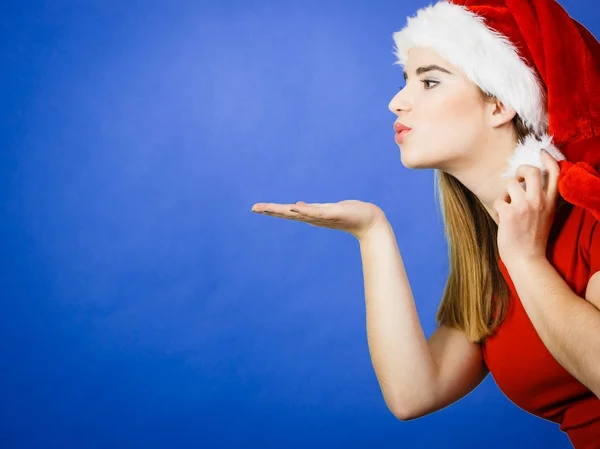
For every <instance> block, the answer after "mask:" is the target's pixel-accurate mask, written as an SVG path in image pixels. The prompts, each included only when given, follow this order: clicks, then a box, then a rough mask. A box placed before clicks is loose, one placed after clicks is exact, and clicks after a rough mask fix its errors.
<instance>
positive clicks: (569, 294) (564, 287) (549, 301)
mask: <svg viewBox="0 0 600 449" xmlns="http://www.w3.org/2000/svg"><path fill="white" fill-rule="evenodd" d="M506 267H507V269H508V272H509V274H510V277H511V279H512V281H513V284H514V286H515V289H516V290H517V293H518V295H519V297H520V299H521V303H522V304H523V307H524V309H525V311H526V312H527V315H528V316H529V319H530V320H531V322H532V324H533V326H534V327H535V329H536V331H537V333H538V335H539V336H540V338H541V340H542V341H543V342H544V345H546V347H547V348H548V351H550V353H551V354H552V355H553V356H554V358H555V359H556V360H557V361H558V362H559V363H560V364H561V365H562V366H563V367H564V368H565V369H566V370H567V371H569V373H571V374H572V375H573V376H574V377H575V378H577V379H578V380H579V381H580V382H581V383H582V384H584V385H585V386H586V387H588V388H589V389H590V390H591V391H592V392H593V393H594V394H595V395H596V396H598V397H599V398H600V272H598V273H596V274H594V275H593V276H592V278H591V279H590V281H589V283H588V287H587V291H586V294H585V298H581V297H580V296H578V295H576V294H575V293H574V292H573V291H572V290H571V288H570V287H569V285H568V284H567V283H566V282H565V281H564V280H563V279H562V277H561V276H560V274H558V272H557V271H556V270H555V269H554V267H553V266H552V265H551V264H550V262H549V261H548V260H547V259H546V258H538V259H534V260H530V259H526V258H523V259H520V260H519V259H517V260H516V261H513V262H512V263H511V265H510V266H509V265H506Z"/></svg>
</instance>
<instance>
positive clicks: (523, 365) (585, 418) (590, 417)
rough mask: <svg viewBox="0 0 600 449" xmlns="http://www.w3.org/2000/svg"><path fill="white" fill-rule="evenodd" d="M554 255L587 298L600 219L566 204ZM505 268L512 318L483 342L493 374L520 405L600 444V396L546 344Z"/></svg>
mask: <svg viewBox="0 0 600 449" xmlns="http://www.w3.org/2000/svg"><path fill="white" fill-rule="evenodd" d="M548 259H549V261H550V262H551V263H552V265H553V266H554V268H555V269H556V270H557V271H558V273H559V274H560V275H561V276H562V278H563V279H564V280H565V281H566V282H567V283H568V284H569V286H570V287H571V289H572V290H573V291H574V292H575V293H576V294H578V295H579V296H581V297H584V296H585V288H586V286H587V283H588V281H589V279H590V277H591V276H592V274H594V273H595V272H597V271H600V222H598V220H597V219H595V218H594V217H593V216H592V215H591V214H590V213H589V212H588V211H586V210H585V209H582V208H580V207H577V206H572V205H570V204H567V205H565V206H563V207H561V208H560V209H559V210H558V211H557V213H556V218H555V221H554V226H553V229H552V232H551V234H550V236H549V238H548ZM500 267H501V269H502V273H503V274H504V278H505V279H506V280H507V282H508V285H509V287H510V289H511V297H510V303H509V308H508V313H507V315H506V319H505V320H504V321H503V322H502V324H501V325H500V326H499V327H498V329H497V331H496V332H495V333H494V335H492V336H490V337H488V338H487V339H486V340H485V342H484V344H483V345H482V348H483V355H484V358H485V362H486V364H487V366H488V368H489V370H490V373H491V375H492V376H493V378H494V380H495V381H496V383H497V384H498V387H499V388H500V390H501V391H502V392H503V393H504V394H505V395H506V396H507V397H508V398H509V399H510V400H511V401H513V402H514V403H515V404H516V405H517V406H519V407H521V408H522V409H524V410H526V411H528V412H530V413H532V414H534V415H536V416H539V417H541V418H544V419H547V420H550V421H553V422H556V423H558V424H560V429H561V430H562V431H564V432H565V433H566V434H567V435H568V437H569V439H570V440H571V443H572V444H573V446H574V447H575V448H576V449H592V448H594V449H598V448H600V399H598V398H597V397H596V396H595V395H594V394H593V393H592V392H591V391H590V390H588V389H587V388H586V387H585V386H584V385H583V384H581V383H580V382H579V381H578V380H577V379H575V378H574V377H573V376H572V375H571V374H569V372H568V371H566V370H565V369H564V368H563V367H562V366H561V365H560V364H559V363H558V362H557V361H556V360H555V359H554V357H553V356H552V355H551V354H550V352H549V351H548V350H547V349H546V347H545V346H544V343H543V342H542V340H541V339H540V338H539V336H538V334H537V332H536V330H535V328H534V327H533V324H532V323H531V321H530V320H529V317H528V316H527V314H526V312H525V310H524V309H523V306H522V304H521V301H520V299H519V297H518V295H517V293H516V290H515V288H514V285H513V284H512V282H511V280H510V277H509V275H508V272H507V271H506V267H505V266H504V265H503V264H502V263H501V262H500ZM532 282H535V279H533V280H532Z"/></svg>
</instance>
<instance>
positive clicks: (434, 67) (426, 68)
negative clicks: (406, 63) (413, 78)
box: [404, 64, 452, 80]
mask: <svg viewBox="0 0 600 449" xmlns="http://www.w3.org/2000/svg"><path fill="white" fill-rule="evenodd" d="M433 70H437V71H439V72H444V73H447V74H449V75H452V73H451V72H449V71H448V70H446V69H445V68H443V67H440V66H439V65H435V64H433V65H426V66H424V67H419V68H418V69H417V75H420V74H422V73H425V72H431V71H433ZM404 79H405V80H407V79H408V75H407V74H406V72H404Z"/></svg>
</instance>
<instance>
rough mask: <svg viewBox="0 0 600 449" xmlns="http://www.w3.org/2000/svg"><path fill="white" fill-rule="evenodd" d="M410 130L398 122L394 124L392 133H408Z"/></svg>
mask: <svg viewBox="0 0 600 449" xmlns="http://www.w3.org/2000/svg"><path fill="white" fill-rule="evenodd" d="M411 129H412V128H409V127H408V126H406V125H404V124H402V123H400V122H396V123H394V131H396V132H397V133H401V132H402V131H410V130H411Z"/></svg>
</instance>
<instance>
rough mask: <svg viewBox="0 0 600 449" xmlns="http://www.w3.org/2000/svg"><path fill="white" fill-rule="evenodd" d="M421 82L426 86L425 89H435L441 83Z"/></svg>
mask: <svg viewBox="0 0 600 449" xmlns="http://www.w3.org/2000/svg"><path fill="white" fill-rule="evenodd" d="M421 82H422V83H423V84H424V85H425V89H433V88H434V87H435V86H436V85H437V84H439V81H433V80H421Z"/></svg>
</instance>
